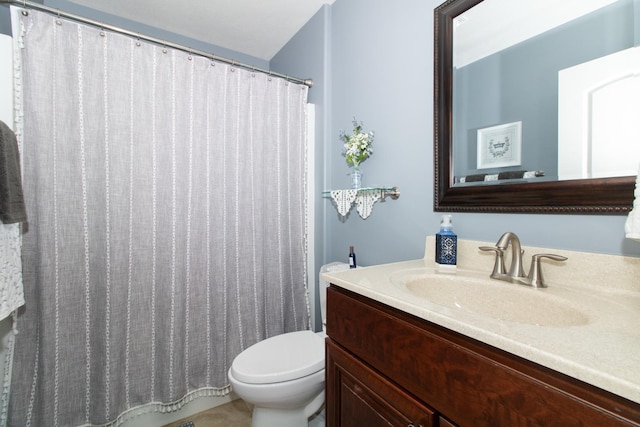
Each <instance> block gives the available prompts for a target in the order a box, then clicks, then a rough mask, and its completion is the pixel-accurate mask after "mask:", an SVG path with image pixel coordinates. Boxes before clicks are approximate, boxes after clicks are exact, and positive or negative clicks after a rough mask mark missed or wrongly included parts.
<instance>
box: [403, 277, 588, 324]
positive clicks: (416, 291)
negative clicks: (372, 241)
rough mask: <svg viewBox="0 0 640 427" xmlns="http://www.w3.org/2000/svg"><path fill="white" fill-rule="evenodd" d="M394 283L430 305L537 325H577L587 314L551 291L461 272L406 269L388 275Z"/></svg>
mask: <svg viewBox="0 0 640 427" xmlns="http://www.w3.org/2000/svg"><path fill="white" fill-rule="evenodd" d="M392 282H393V283H394V284H395V285H396V286H400V287H401V288H404V289H406V290H407V291H409V292H410V293H411V294H412V295H413V296H415V297H418V298H420V299H421V300H425V301H426V302H429V303H431V304H437V305H439V306H442V307H446V308H448V309H451V310H461V311H466V312H469V313H473V314H476V315H480V316H484V317H489V318H492V319H496V320H503V321H508V322H517V323H522V324H529V325H538V326H554V327H566V326H579V325H584V324H586V323H588V322H589V317H588V316H587V315H586V314H585V313H584V312H583V311H582V310H581V309H579V308H577V307H575V305H574V304H572V303H571V301H569V300H568V299H565V298H561V297H558V296H556V295H553V294H552V292H553V291H552V290H551V291H550V290H549V289H548V288H547V289H534V288H529V287H526V286H522V285H517V284H512V283H508V282H501V281H497V280H493V279H489V278H486V279H485V278H479V277H473V276H469V275H461V274H438V273H422V274H416V273H412V272H410V271H407V272H405V273H403V274H400V275H396V276H394V277H393V278H392Z"/></svg>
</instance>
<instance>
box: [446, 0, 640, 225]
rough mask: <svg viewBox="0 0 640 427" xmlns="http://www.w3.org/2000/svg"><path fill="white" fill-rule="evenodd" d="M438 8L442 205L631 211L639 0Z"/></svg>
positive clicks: (486, 0) (461, 2) (637, 158)
mask: <svg viewBox="0 0 640 427" xmlns="http://www.w3.org/2000/svg"><path fill="white" fill-rule="evenodd" d="M565 3H566V5H571V7H568V8H567V10H566V11H562V13H561V12H560V11H559V10H558V9H559V5H560V4H565ZM527 4H529V6H531V7H532V8H533V9H537V11H536V10H533V9H531V10H529V9H527V7H528V6H527ZM583 6H586V7H583ZM514 8H515V9H514ZM551 10H553V13H551V12H550V11H551ZM550 15H553V16H550ZM434 18H435V22H434V24H435V25H434V41H435V46H434V67H435V68H434V163H435V165H434V166H435V177H434V184H435V188H434V209H435V211H439V212H505V213H506V212H524V213H585V214H587V213H588V214H626V213H628V212H629V211H630V210H631V208H632V205H633V193H634V185H635V180H636V172H637V168H638V165H639V164H640V125H639V124H638V122H640V120H638V119H637V117H640V114H638V112H640V96H630V91H640V48H639V47H637V46H638V44H639V43H638V42H639V40H638V39H640V28H637V29H635V30H634V28H635V27H637V26H638V25H639V24H640V0H575V1H574V0H563V1H562V2H557V1H554V0H518V1H514V0H449V1H447V2H445V3H443V4H442V5H440V6H439V7H438V8H436V9H435V11H434ZM549 18H557V19H556V20H555V21H554V20H553V19H551V20H550V19H549ZM516 30H518V31H516ZM521 30H524V31H521ZM514 32H516V33H517V32H520V33H522V34H514ZM561 46H566V47H567V50H560V47H561ZM620 55H626V56H625V57H624V58H622V59H620V58H619V56H620ZM612 58H614V59H612ZM616 58H617V59H616ZM629 58H631V59H629ZM610 61H614V62H610ZM615 61H617V62H615ZM629 63H630V64H631V65H629ZM594 64H595V65H594ZM598 64H600V65H598ZM620 64H622V65H620ZM625 67H627V68H628V69H627V68H625ZM629 67H630V68H629ZM593 70H596V71H593ZM597 70H606V71H607V72H608V73H609V72H610V71H612V72H613V73H612V74H611V73H609V74H610V75H607V76H604V77H603V76H601V75H599V74H598V73H599V71H597ZM585 76H587V77H585ZM588 76H591V77H588ZM594 76H595V77H594ZM603 82H604V83H603ZM539 83H543V86H537V84H539ZM633 93H636V92H633ZM637 93H638V94H639V95H640V92H637ZM621 94H622V95H621ZM615 96H622V99H623V102H622V107H615V108H614V107H613V105H616V106H620V105H621V102H620V101H616V102H612V101H611V100H612V99H617V98H612V97H615ZM605 113H606V114H605ZM573 116H575V117H573ZM630 117H636V119H635V120H632V119H630ZM596 118H597V120H596ZM585 129H586V130H585ZM634 132H635V133H634ZM596 141H601V142H600V145H598V144H596ZM598 147H600V148H598ZM611 162H613V166H610V163H611ZM618 163H622V164H618Z"/></svg>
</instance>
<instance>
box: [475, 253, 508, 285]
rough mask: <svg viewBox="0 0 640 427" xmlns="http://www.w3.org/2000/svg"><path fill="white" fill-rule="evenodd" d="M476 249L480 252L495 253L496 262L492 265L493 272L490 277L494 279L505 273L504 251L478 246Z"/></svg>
mask: <svg viewBox="0 0 640 427" xmlns="http://www.w3.org/2000/svg"><path fill="white" fill-rule="evenodd" d="M478 249H480V250H481V251H487V252H495V253H496V262H495V264H493V272H492V273H491V277H493V278H495V277H497V276H499V275H504V274H505V273H506V268H505V267H504V249H502V248H499V247H496V246H479V247H478Z"/></svg>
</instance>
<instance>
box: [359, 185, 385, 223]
mask: <svg viewBox="0 0 640 427" xmlns="http://www.w3.org/2000/svg"><path fill="white" fill-rule="evenodd" d="M381 193H382V192H381V191H380V190H364V191H361V192H359V193H358V195H357V196H356V209H357V210H358V213H359V214H360V216H361V217H362V219H367V217H368V216H369V215H371V211H372V210H373V204H374V203H375V202H377V201H378V200H380V197H381V196H382V194H381Z"/></svg>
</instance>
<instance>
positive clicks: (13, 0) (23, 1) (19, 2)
mask: <svg viewBox="0 0 640 427" xmlns="http://www.w3.org/2000/svg"><path fill="white" fill-rule="evenodd" d="M2 3H5V4H12V5H15V6H18V7H23V8H25V9H35V10H40V11H43V12H48V13H51V14H53V15H57V16H60V17H63V18H68V19H72V20H74V21H78V22H82V23H85V24H89V25H92V26H94V27H97V28H101V29H105V30H110V31H114V32H117V33H120V34H125V35H128V36H131V37H135V38H138V39H140V40H145V41H148V42H151V43H155V44H157V45H160V46H166V47H170V48H173V49H177V50H181V51H183V52H187V53H189V54H192V55H198V56H202V57H205V58H209V59H211V60H214V61H218V62H224V63H225V64H229V65H232V66H234V67H240V68H243V69H245V70H251V71H257V72H260V73H264V74H269V75H271V76H276V77H280V78H283V79H285V80H288V81H290V82H294V83H300V84H304V85H306V86H308V87H312V86H313V80H312V79H301V78H298V77H291V76H288V75H285V74H281V73H276V72H273V71H270V70H265V69H262V68H258V67H254V66H252V65H248V64H243V63H241V62H238V61H234V60H232V59H228V58H224V57H222V56H218V55H215V54H212V53H208V52H204V51H201V50H197V49H191V48H190V47H188V46H184V45H180V44H177V43H171V42H168V41H165V40H161V39H158V38H155V37H151V36H146V35H144V34H140V33H136V32H134V31H129V30H127V29H125V28H121V27H117V26H115V25H109V24H105V23H103V22H99V21H95V20H93V19H89V18H85V17H83V16H80V15H75V14H73V13H69V12H64V11H61V10H59V9H55V8H52V7H49V6H45V5H44V4H41V3H36V2H33V1H30V0H0V4H2Z"/></svg>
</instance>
